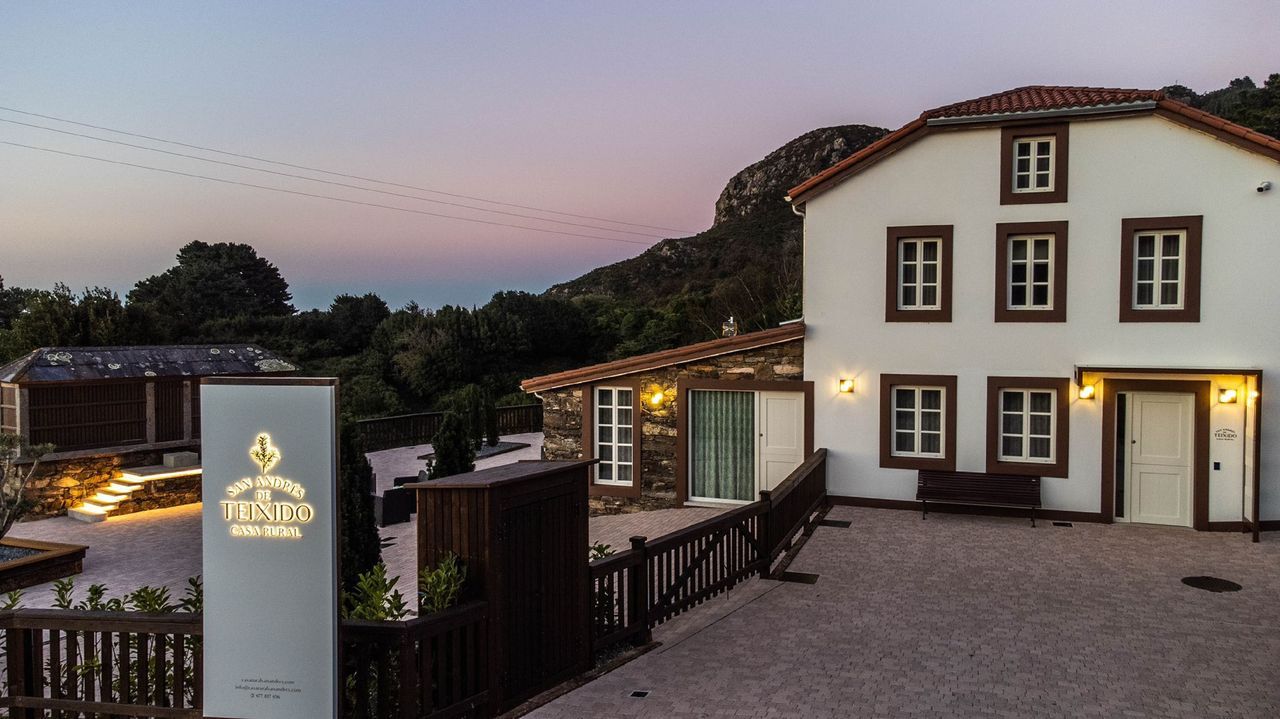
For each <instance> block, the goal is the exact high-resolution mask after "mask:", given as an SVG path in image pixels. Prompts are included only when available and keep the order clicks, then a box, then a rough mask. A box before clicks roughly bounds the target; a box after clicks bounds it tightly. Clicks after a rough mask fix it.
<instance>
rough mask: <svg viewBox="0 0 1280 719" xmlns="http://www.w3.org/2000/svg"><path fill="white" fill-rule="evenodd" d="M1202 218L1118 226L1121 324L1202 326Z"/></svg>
mask: <svg viewBox="0 0 1280 719" xmlns="http://www.w3.org/2000/svg"><path fill="white" fill-rule="evenodd" d="M1203 226H1204V217H1203V216H1201V215H1189V216H1183V217H1131V218H1128V219H1125V220H1123V221H1121V223H1120V321H1121V322H1199V321H1200V263H1201V253H1202V247H1201V244H1202V235H1203Z"/></svg>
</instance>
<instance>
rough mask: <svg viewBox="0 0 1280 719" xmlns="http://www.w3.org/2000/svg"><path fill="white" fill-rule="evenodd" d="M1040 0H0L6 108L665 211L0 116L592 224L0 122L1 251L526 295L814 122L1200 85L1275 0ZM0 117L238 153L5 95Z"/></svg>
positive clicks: (622, 245)
mask: <svg viewBox="0 0 1280 719" xmlns="http://www.w3.org/2000/svg"><path fill="white" fill-rule="evenodd" d="M1055 5H1056V6H1051V5H1050V4H1047V3H1045V4H1041V3H1030V2H1026V1H1025V0H1023V1H1021V2H986V3H979V2H933V3H930V2H909V1H902V0H899V1H898V2H892V3H853V2H794V3H744V2H740V1H739V2H691V1H688V0H686V1H684V2H670V3H667V2H647V3H606V2H580V3H577V2H575V3H570V2H506V3H481V2H449V3H446V2H425V1H423V0H416V1H412V2H381V3H321V2H313V1H309V2H272V1H268V0H256V1H254V2H239V3H230V2H208V1H207V0H205V1H203V2H172V1H166V2H154V3H143V2H129V3H118V2H116V3H106V2H103V3H88V2H74V3H70V2H69V3H50V2H15V1H14V0H6V1H5V2H4V3H3V4H0V106H3V107H4V108H12V109H17V110H22V111H26V112H30V113H39V114H43V115H48V116H54V117H58V118H65V119H69V120H75V121H78V122H83V123H90V124H94V125H100V126H104V127H108V128H113V129H119V130H126V131H129V132H134V133H140V134H144V135H151V136H155V137H159V138H164V139H170V140H177V141H181V142H185V143H190V144H195V145H201V146H205V147H211V148H217V149H222V150H227V151H231V152H235V153H241V154H248V155H254V156H259V157H264V158H269V159H273V160H279V161H283V162H288V163H292V164H295V165H303V166H310V167H316V168H323V169H329V170H335V171H340V172H345V173H352V174H356V175H361V176H364V177H370V178H376V179H381V180H386V181H390V182H397V183H402V184H408V185H413V186H416V187H420V188H426V189H431V190H439V191H443V192H450V193H455V194H461V195H470V196H473V197H478V198H485V199H489V200H497V201H502V202H507V203H515V204H520V205H526V206H529V207H537V208H545V209H550V210H558V211H561V212H567V213H576V214H579V215H589V216H594V217H598V218H608V219H610V220H620V221H625V222H631V223H640V224H644V225H654V226H661V227H666V228H674V229H675V230H683V231H673V230H651V229H647V228H643V227H636V226H630V225H620V224H612V223H602V222H601V221H599V220H588V219H579V218H574V217H568V216H564V215H548V214H545V213H540V212H531V211H529V210H523V209H516V208H512V207H508V206H501V205H494V204H486V203H483V202H478V201H476V200H464V199H458V198H451V197H448V196H444V195H440V194H431V193H426V192H422V191H420V190H407V189H403V188H396V187H390V186H381V188H380V189H384V190H387V191H392V192H399V193H403V194H411V195H415V196H419V197H427V198H431V199H435V200H440V201H447V202H457V203H462V204H467V205H473V206H477V207H485V208H490V209H496V210H502V211H504V212H513V213H519V214H533V215H538V216H540V217H544V218H548V219H560V220H565V221H570V222H578V223H582V224H589V225H596V226H605V227H612V228H616V229H625V230H629V231H631V232H638V233H643V234H626V233H621V232H613V231H607V230H601V229H589V228H583V227H575V226H569V225H562V224H561V225H557V224H553V223H549V222H545V221H538V220H532V219H527V218H520V217H511V216H503V215H498V214H491V213H486V212H479V211H476V210H471V209H464V208H459V207H450V206H447V205H443V204H437V203H432V202H424V201H421V200H418V199H413V198H405V197H394V196H388V195H381V194H375V193H370V192H363V191H359V190H355V189H349V188H343V187H335V186H331V185H323V184H317V183H311V182H306V181H302V180H296V179H291V178H284V177H278V176H272V175H267V174H261V173H257V172H251V171H248V170H242V169H237V168H232V167H226V166H219V165H214V164H208V163H204V162H198V161H195V160H189V159H184V158H179V157H174V156H169V155H164V154H159V153H154V152H148V151H144V150H140V149H133V148H127V147H122V146H119V145H112V144H106V143H102V142H97V141H94V140H90V139H85V138H79V137H73V136H69V135H62V134H57V133H54V132H49V131H47V130H41V129H36V128H31V127H24V126H19V125H15V124H11V123H10V122H0V141H4V142H11V143H21V144H26V145H34V146H39V147H44V148H51V149H57V150H61V151H64V152H73V153H80V154H84V155H92V156H95V157H101V158H107V159H112V160H117V161H122V162H130V163H136V164H142V165H148V166H152V167H159V168H166V169H170V170H176V171H180V172H187V173H195V174H202V175H207V176H211V177H218V178H223V179H227V180H235V181H237V182H248V183H254V184H258V185H265V186H272V187H278V188H285V189H290V190H294V191H299V192H309V193H315V194H323V195H330V196H339V197H344V198H349V199H353V200H358V201H363V202H371V203H378V204H384V205H394V206H398V207H404V208H410V209H414V210H419V211H423V212H433V213H440V214H449V215H461V216H466V217H471V218H478V219H484V220H487V221H491V222H505V223H512V224H520V225H526V226H537V227H541V228H546V229H559V230H563V231H566V232H574V233H579V234H585V235H593V236H595V237H593V238H587V237H573V236H564V235H558V234H546V233H540V232H532V231H528V230H521V229H513V228H506V227H497V226H491V225H481V224H473V223H470V222H465V221H459V220H454V219H445V218H440V217H431V216H426V215H421V214H413V213H407V212H398V211H393V210H386V209H377V208H372V207H366V206H360V205H352V204H344V203H340V202H335V201H330V200H322V199H315V198H309V197H300V196H294V195H285V194H280V193H277V192H271V191H267V190H262V189H252V188H247V187H241V186H233V185H227V184H220V183H215V182H210V181H206V180H200V179H193V178H188V177H180V176H176V175H168V174H163V173H160V172H155V171H151V170H143V169H138V168H134V167H124V166H119V165H109V164H104V163H101V162H96V161H93V160H89V159H83V158H75V157H68V156H64V155H56V154H51V153H49V152H42V151H36V150H31V149H26V148H19V147H14V146H12V145H3V144H0V276H3V278H4V281H5V283H6V284H8V285H19V286H30V287H42V288H49V287H52V285H53V284H54V283H55V282H58V281H62V282H66V283H67V284H69V285H71V286H72V287H73V288H75V289H80V288H83V287H84V286H86V285H102V286H107V287H110V288H112V289H115V290H117V291H119V292H120V293H121V294H124V293H125V292H127V291H128V289H129V288H130V287H131V286H132V285H133V283H134V282H136V281H137V280H138V279H140V278H142V277H145V276H147V275H150V274H154V273H157V272H161V271H163V270H164V269H166V268H167V267H169V266H171V265H172V264H173V261H174V254H175V252H176V251H177V249H178V248H179V247H180V246H181V245H183V244H184V243H186V242H189V241H191V240H205V241H209V242H215V241H234V242H245V243H249V244H251V245H253V246H254V247H256V248H257V249H258V251H259V252H260V253H262V254H263V255H265V256H266V257H267V258H269V259H270V260H272V261H273V262H275V263H276V264H277V265H278V266H279V267H280V269H281V270H282V272H283V273H284V275H285V278H286V279H287V280H288V281H289V283H290V285H291V286H292V288H293V291H294V295H295V301H296V304H298V305H299V306H300V307H313V306H327V305H328V303H329V301H330V300H331V299H332V297H333V296H334V295H335V294H336V293H339V292H351V293H363V292H367V291H375V292H378V293H379V294H381V295H382V296H383V297H384V298H385V299H387V300H388V302H389V303H391V304H392V305H393V306H399V305H401V304H403V303H405V302H407V301H409V300H416V301H418V302H419V303H420V304H423V305H425V306H429V307H436V306H439V305H441V304H445V303H460V304H468V305H469V304H473V303H474V304H482V303H483V302H484V301H485V300H487V298H488V297H489V296H490V295H491V294H492V293H493V292H494V291H496V290H500V289H524V290H530V291H541V290H543V289H545V288H546V287H547V286H549V285H551V284H553V283H555V282H558V281H563V280H568V279H571V278H573V277H576V276H577V275H579V274H581V273H583V272H585V271H587V270H589V269H591V268H593V267H597V266H599V265H602V264H606V263H609V262H614V261H617V260H620V259H623V258H626V257H630V256H632V255H635V254H638V253H639V252H640V251H642V250H643V249H644V247H645V246H646V243H651V242H653V241H656V238H655V237H652V236H650V234H655V235H659V236H683V235H686V234H692V233H694V232H697V231H700V230H702V229H705V228H706V227H707V226H708V225H709V224H710V221H711V215H712V209H713V203H714V202H715V199H716V196H717V195H718V194H719V192H720V190H721V188H722V187H723V185H724V182H725V181H726V180H727V179H728V178H729V177H730V176H731V175H733V174H734V173H735V172H737V171H738V170H740V169H741V168H743V167H744V166H746V165H748V164H750V163H752V162H754V161H756V160H758V159H760V158H761V157H763V156H764V155H765V154H766V153H768V152H769V151H771V150H773V149H775V148H776V147H778V146H779V145H781V144H783V143H784V142H786V141H788V140H790V139H792V138H794V137H795V136H797V135H800V134H801V133H803V132H806V131H808V130H811V129H814V128H817V127H822V126H827V125H836V124H846V123H866V124H873V125H881V126H885V127H890V128H894V127H898V126H899V125H901V124H903V123H904V122H906V121H908V120H909V119H911V118H912V117H914V116H916V115H917V114H919V112H920V111H921V110H923V109H926V108H929V107H933V106H937V105H941V104H945V103H948V102H951V101H955V100H961V99H965V98H969V97H976V96H979V95H984V94H988V93H991V92H995V91H998V90H1001V89H1006V88H1011V87H1015V86H1019V85H1027V84H1041V83H1043V84H1070V85H1105V86H1115V87H1142V88H1155V87H1161V86H1163V85H1166V84H1170V83H1180V84H1184V85H1188V86H1190V87H1192V88H1194V89H1196V90H1199V91H1204V90H1208V89H1215V88H1219V87H1222V86H1224V85H1226V83H1227V82H1229V81H1230V80H1231V79H1232V78H1235V77H1239V76H1243V75H1251V76H1252V77H1253V78H1254V79H1255V80H1256V81H1258V82H1259V83H1260V82H1261V81H1262V80H1263V79H1265V77H1266V76H1267V75H1268V74H1269V73H1271V72H1280V42H1278V41H1277V40H1278V38H1280V12H1277V11H1278V10H1280V7H1278V5H1277V2H1276V0H1251V1H1241V2H1227V1H1224V0H1215V1H1212V2H1191V1H1188V0H1158V1H1152V2H1122V1H1118V0H1111V1H1110V2H1091V1H1090V2H1085V1H1076V2H1066V3H1061V4H1055ZM0 120H16V121H19V122H25V123H30V124H37V125H42V126H46V127H54V128H58V129H62V130H67V131H74V132H80V133H85V134H91V135H95V136H98V137H105V138H110V139H113V140H117V141H123V142H130V143H133V144H145V145H148V146H151V147H160V148H164V149H167V150H170V151H173V152H183V153H187V154H203V155H205V156H208V157H212V158H215V159H219V160H222V161H227V162H236V163H239V164H256V163H252V162H251V161H245V160H238V159H236V158H231V157H227V156H219V155H213V154H209V153H199V152H198V151H194V150H190V149H184V148H181V147H176V146H171V145H164V144H161V143H157V142H154V141H147V140H139V139H137V138H130V137H126V136H123V135H116V134H111V133H109V132H106V131H103V130H93V129H86V128H84V127H78V126H75V125H69V124H65V123H61V122H58V121H54V120H48V119H41V118H35V117H31V116H30V115H21V114H17V113H15V112H11V111H9V110H0ZM258 166H261V167H268V168H271V169H274V170H276V171H282V172H292V173H299V174H301V173H302V171H298V170H290V169H288V168H282V167H279V166H270V165H260V164H259V165H258ZM312 174H314V173H312ZM317 176H319V177H325V179H328V180H330V181H339V182H349V183H353V184H358V182H357V181H350V180H342V179H341V178H336V177H326V176H320V175H317ZM599 237H611V238H614V239H616V240H626V242H618V241H609V240H605V239H597V238H599ZM637 242H639V243H642V244H636V243H637Z"/></svg>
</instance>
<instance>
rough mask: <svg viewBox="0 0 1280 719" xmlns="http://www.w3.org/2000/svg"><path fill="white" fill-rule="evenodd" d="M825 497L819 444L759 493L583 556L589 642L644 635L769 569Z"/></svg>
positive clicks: (823, 453)
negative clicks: (587, 569) (598, 555)
mask: <svg viewBox="0 0 1280 719" xmlns="http://www.w3.org/2000/svg"><path fill="white" fill-rule="evenodd" d="M826 502H827V451H826V450H825V449H820V450H818V451H817V452H815V453H814V454H813V455H812V456H810V457H809V458H808V459H806V460H805V461H804V463H803V464H801V465H800V466H799V467H797V468H796V470H795V471H794V472H792V473H791V475H790V476H788V477H787V479H786V480H784V481H783V483H782V484H780V485H779V486H778V488H777V489H775V490H773V491H772V492H761V493H760V500H759V501H756V502H752V503H751V504H747V505H744V506H742V507H739V508H737V509H734V510H731V511H729V512H725V513H724V514H721V515H719V516H716V517H712V518H710V519H707V520H704V521H702V522H699V523H697V524H694V525H692V526H689V527H685V528H684V529H681V530H677V531H675V532H672V533H670V534H667V535H666V536H663V537H660V538H658V539H653V540H646V539H645V538H644V537H632V538H631V548H630V549H627V550H625V551H622V552H619V553H617V554H614V555H611V556H608V557H605V558H603V559H597V560H595V561H593V562H592V563H591V588H592V605H591V610H592V646H593V648H594V649H596V650H599V649H602V648H605V647H608V646H610V645H613V644H617V643H618V642H623V641H633V642H643V641H647V640H648V638H649V636H650V630H651V629H652V628H653V627H656V626H658V625H659V624H662V623H663V622H665V621H667V620H668V619H671V618H672V617H674V616H676V615H678V614H682V613H684V612H686V611H688V610H690V609H692V608H693V607H695V606H697V605H699V604H701V603H703V602H705V601H707V600H708V599H711V598H712V597H715V596H716V595H719V594H722V593H724V592H727V591H729V590H730V589H732V588H733V587H734V586H735V585H737V584H738V583H740V582H743V581H745V580H747V579H749V578H750V577H752V576H755V575H760V576H765V575H768V574H769V571H770V569H771V568H772V566H773V563H774V561H775V560H776V559H777V558H778V557H779V556H780V555H781V554H782V553H783V552H785V551H786V550H787V548H789V547H790V546H791V543H792V541H793V540H794V539H795V537H796V535H797V534H799V533H800V532H801V531H805V532H809V531H812V528H813V526H814V525H813V522H812V519H811V518H812V517H813V516H814V515H815V513H817V512H819V511H820V510H821V509H822V508H823V507H825V505H826Z"/></svg>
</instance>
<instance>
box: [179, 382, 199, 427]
mask: <svg viewBox="0 0 1280 719" xmlns="http://www.w3.org/2000/svg"><path fill="white" fill-rule="evenodd" d="M191 395H192V388H191V383H190V382H183V383H182V438H183V439H200V438H199V437H193V436H191V430H192V429H193V428H194V426H195V425H194V422H193V421H192V416H193V412H192V407H191Z"/></svg>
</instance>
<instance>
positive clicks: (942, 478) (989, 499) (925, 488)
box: [916, 470, 1040, 527]
mask: <svg viewBox="0 0 1280 719" xmlns="http://www.w3.org/2000/svg"><path fill="white" fill-rule="evenodd" d="M916 501H918V502H920V509H921V511H922V512H923V514H922V515H921V519H924V518H926V517H928V516H929V502H936V503H938V504H963V505H976V506H986V507H1024V508H1026V509H1029V510H1030V511H1031V526H1033V527H1034V526H1036V510H1037V509H1039V507H1040V478H1039V477H1024V476H1021V475H1013V474H986V473H984V472H935V471H928V470H921V472H920V476H919V479H918V481H917V484H916Z"/></svg>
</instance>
